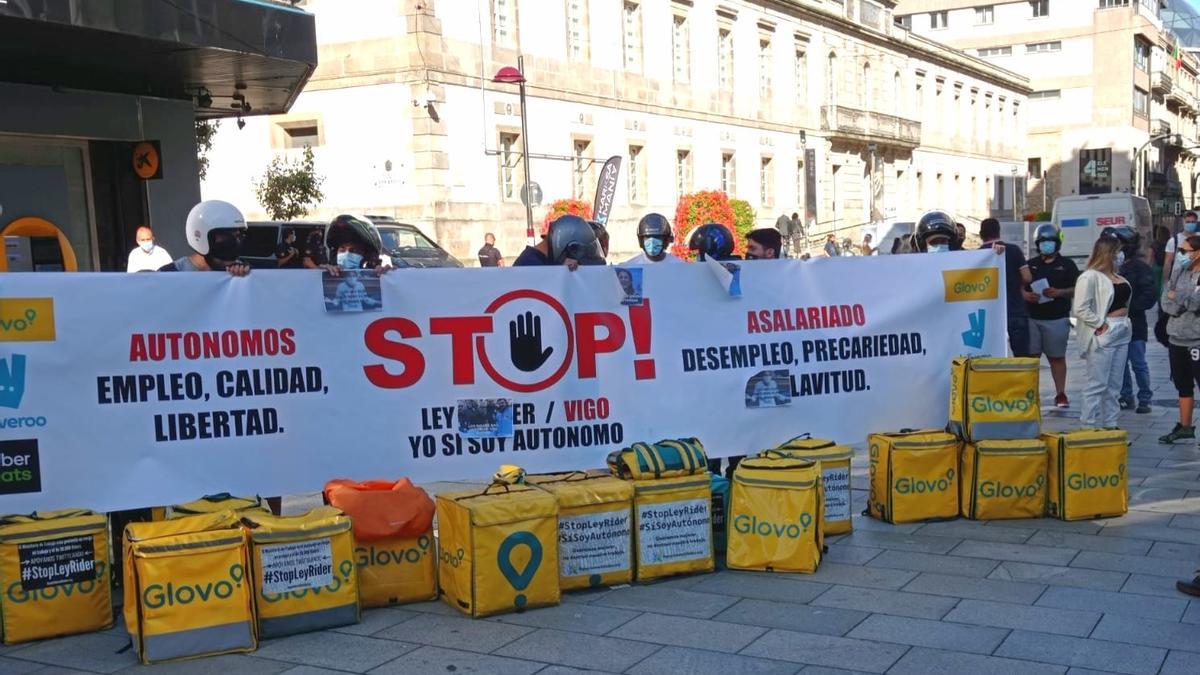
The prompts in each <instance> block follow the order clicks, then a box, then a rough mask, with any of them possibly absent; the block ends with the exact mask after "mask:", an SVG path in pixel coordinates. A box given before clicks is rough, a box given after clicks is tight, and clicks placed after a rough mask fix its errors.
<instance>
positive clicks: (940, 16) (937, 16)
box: [929, 11, 950, 30]
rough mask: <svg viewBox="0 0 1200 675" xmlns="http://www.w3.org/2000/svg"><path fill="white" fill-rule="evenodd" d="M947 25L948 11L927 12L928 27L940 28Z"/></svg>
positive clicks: (948, 21) (948, 20)
mask: <svg viewBox="0 0 1200 675" xmlns="http://www.w3.org/2000/svg"><path fill="white" fill-rule="evenodd" d="M948 25H950V12H948V11H941V12H930V13H929V27H930V28H931V29H933V30H940V29H942V28H945V27H946V26H948Z"/></svg>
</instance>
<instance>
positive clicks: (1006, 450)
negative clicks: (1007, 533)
mask: <svg viewBox="0 0 1200 675" xmlns="http://www.w3.org/2000/svg"><path fill="white" fill-rule="evenodd" d="M959 472H960V474H961V480H960V483H959V484H960V486H961V489H962V494H961V501H962V515H963V516H964V517H966V518H971V519H973V520H1000V519H1004V518H1041V517H1042V514H1043V513H1045V511H1046V445H1045V443H1043V442H1042V441H1041V440H1040V439H1035V440H1019V441H979V442H977V443H968V444H967V445H966V447H964V448H963V453H962V466H961V468H960V469H959Z"/></svg>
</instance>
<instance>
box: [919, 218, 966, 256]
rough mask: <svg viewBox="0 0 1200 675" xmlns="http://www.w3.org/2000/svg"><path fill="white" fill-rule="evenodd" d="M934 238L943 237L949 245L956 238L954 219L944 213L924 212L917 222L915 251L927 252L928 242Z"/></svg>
mask: <svg viewBox="0 0 1200 675" xmlns="http://www.w3.org/2000/svg"><path fill="white" fill-rule="evenodd" d="M934 237H945V238H946V244H947V245H949V244H950V243H951V242H953V241H954V239H955V238H957V237H958V230H957V229H956V228H955V222H954V217H953V216H951V215H950V214H949V213H946V212H945V211H926V212H925V213H924V214H922V215H921V218H920V219H919V220H918V221H917V232H916V236H915V237H914V238H915V239H916V244H917V250H919V251H921V252H922V253H924V252H926V251H928V250H929V240H930V239H933V238H934Z"/></svg>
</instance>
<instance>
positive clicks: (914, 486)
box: [893, 469, 954, 495]
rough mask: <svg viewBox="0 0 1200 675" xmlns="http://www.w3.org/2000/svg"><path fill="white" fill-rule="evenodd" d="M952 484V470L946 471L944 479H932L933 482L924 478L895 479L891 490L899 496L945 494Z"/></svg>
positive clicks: (903, 477) (905, 477)
mask: <svg viewBox="0 0 1200 675" xmlns="http://www.w3.org/2000/svg"><path fill="white" fill-rule="evenodd" d="M953 483H954V469H947V470H946V476H945V477H944V478H934V479H933V480H925V479H924V478H910V477H908V476H901V477H899V478H897V479H896V483H895V484H894V485H893V488H894V489H895V490H896V494H901V495H910V494H912V495H921V494H930V493H933V492H946V491H947V490H949V489H950V487H951V485H952V484H953Z"/></svg>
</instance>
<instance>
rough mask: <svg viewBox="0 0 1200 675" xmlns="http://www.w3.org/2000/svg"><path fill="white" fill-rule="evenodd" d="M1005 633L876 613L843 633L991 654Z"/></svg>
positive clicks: (850, 635) (1005, 631)
mask: <svg viewBox="0 0 1200 675" xmlns="http://www.w3.org/2000/svg"><path fill="white" fill-rule="evenodd" d="M1007 636H1008V631H1007V630H1005V629H1001V628H987V627H980V626H963V625H958V624H953V623H943V622H941V621H928V620H926V619H913V618H909V617H897V616H885V615H883V614H876V615H874V616H870V617H867V620H866V621H863V622H862V623H860V624H859V625H857V626H855V628H854V630H852V631H850V632H849V633H848V634H847V635H846V637H850V638H859V639H862V640H880V641H882V642H897V643H899V644H905V645H913V646H917V647H932V648H934V649H948V650H951V651H956V652H969V653H972V654H991V653H992V652H993V651H995V649H996V647H999V646H1000V643H1001V642H1003V641H1004V638H1005V637H1007Z"/></svg>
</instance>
